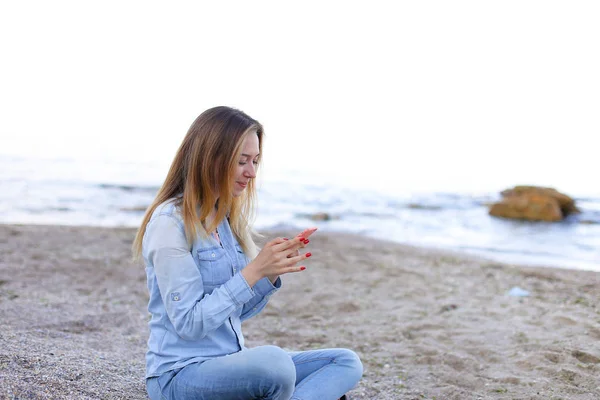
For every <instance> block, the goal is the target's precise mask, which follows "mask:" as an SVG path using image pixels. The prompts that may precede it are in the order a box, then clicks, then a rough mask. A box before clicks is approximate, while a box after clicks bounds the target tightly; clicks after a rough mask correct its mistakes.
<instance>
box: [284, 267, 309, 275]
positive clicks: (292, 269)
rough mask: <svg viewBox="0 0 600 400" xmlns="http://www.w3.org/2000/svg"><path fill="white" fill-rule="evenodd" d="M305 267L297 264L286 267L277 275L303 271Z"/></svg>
mask: <svg viewBox="0 0 600 400" xmlns="http://www.w3.org/2000/svg"><path fill="white" fill-rule="evenodd" d="M305 269H306V267H305V266H304V265H298V266H294V267H287V268H285V269H284V270H283V271H281V273H280V274H279V275H283V274H289V273H292V272H300V271H304V270H305Z"/></svg>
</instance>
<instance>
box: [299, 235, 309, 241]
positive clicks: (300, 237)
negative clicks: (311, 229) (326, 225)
mask: <svg viewBox="0 0 600 400" xmlns="http://www.w3.org/2000/svg"><path fill="white" fill-rule="evenodd" d="M298 240H300V241H301V242H304V241H305V240H307V239H304V238H303V237H302V236H298Z"/></svg>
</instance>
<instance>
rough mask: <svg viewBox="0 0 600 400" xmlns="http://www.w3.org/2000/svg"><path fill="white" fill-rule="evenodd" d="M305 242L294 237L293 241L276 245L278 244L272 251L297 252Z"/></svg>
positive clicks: (300, 238) (298, 237)
mask: <svg viewBox="0 0 600 400" xmlns="http://www.w3.org/2000/svg"><path fill="white" fill-rule="evenodd" d="M305 240H306V239H304V238H303V237H301V236H296V237H295V238H293V239H289V240H285V241H283V242H282V243H278V244H276V245H274V250H275V251H286V250H292V251H293V250H297V249H299V248H300V247H301V246H302V245H303V244H304V241H305Z"/></svg>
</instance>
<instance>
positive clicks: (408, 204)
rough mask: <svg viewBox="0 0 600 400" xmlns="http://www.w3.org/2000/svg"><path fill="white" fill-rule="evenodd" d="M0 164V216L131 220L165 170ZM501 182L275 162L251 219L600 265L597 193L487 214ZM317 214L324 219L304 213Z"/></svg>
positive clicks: (6, 159)
mask: <svg viewBox="0 0 600 400" xmlns="http://www.w3.org/2000/svg"><path fill="white" fill-rule="evenodd" d="M0 165H2V175H0V180H1V181H2V187H3V189H4V190H3V191H2V193H1V194H0V211H1V212H0V215H1V217H0V218H1V220H0V222H2V223H4V224H56V225H84V226H103V227H137V226H138V225H139V223H140V221H141V218H142V216H143V214H144V210H145V208H146V207H147V206H148V205H149V204H150V203H151V202H152V200H153V198H154V196H155V194H156V192H157V190H158V188H159V187H160V185H161V183H162V179H163V176H164V174H166V169H165V167H164V166H163V165H160V164H158V163H154V164H153V163H145V162H133V161H126V162H121V161H118V160H110V159H106V160H104V161H102V160H98V161H96V162H91V161H90V160H86V161H82V160H73V159H67V158H61V159H52V158H51V157H50V158H39V157H37V158H35V157H23V156H14V155H11V156H0ZM290 177H293V179H291V178H290ZM516 183H520V182H516ZM488 187H489V182H488ZM505 188H506V187H499V188H498V190H497V191H490V190H489V189H481V188H479V187H478V186H477V185H473V188H472V189H471V190H467V189H465V188H464V187H463V190H455V191H448V190H422V189H412V190H411V189H410V188H404V189H403V190H398V189H397V188H394V190H388V191H385V190H382V189H381V188H380V187H379V188H377V187H376V185H371V187H369V185H368V184H365V183H364V182H355V183H354V186H351V185H350V184H349V183H348V182H344V181H340V180H339V179H337V177H334V176H327V175H326V174H322V175H321V176H320V177H315V175H314V174H311V173H306V174H305V175H302V174H301V173H298V172H296V173H294V172H290V173H288V174H286V173H284V172H282V171H280V173H279V174H278V176H271V178H270V179H265V180H260V181H259V201H258V210H257V216H256V221H255V224H254V227H255V229H257V230H259V231H262V230H272V229H282V228H286V229H288V228H289V229H299V230H300V229H303V228H305V227H307V226H318V227H319V229H320V230H321V231H326V232H344V233H354V234H358V235H364V236H368V237H373V238H377V239H384V240H390V241H395V242H398V243H404V244H409V245H415V246H424V247H431V248H439V249H447V250H453V251H459V252H466V253H470V254H475V255H480V256H484V257H486V258H489V259H492V260H496V261H498V262H507V263H515V264H526V265H535V266H548V267H562V268H573V269H587V270H596V271H600V254H599V252H598V250H597V249H598V248H600V196H594V195H586V194H579V193H566V194H568V195H570V196H572V197H574V198H575V200H576V202H577V205H578V207H579V208H580V209H581V210H582V214H579V215H574V216H569V217H567V218H566V219H565V220H564V221H561V222H557V223H545V222H528V221H519V220H504V219H498V218H493V217H491V216H489V215H488V205H489V204H490V203H492V202H494V201H496V200H498V199H499V198H500V194H499V192H500V191H501V190H503V189H505ZM557 189H559V190H560V188H557ZM318 213H324V214H327V215H328V217H329V219H328V220H326V221H315V220H313V219H312V216H313V215H315V214H318Z"/></svg>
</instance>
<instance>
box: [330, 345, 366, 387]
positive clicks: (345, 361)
mask: <svg viewBox="0 0 600 400" xmlns="http://www.w3.org/2000/svg"><path fill="white" fill-rule="evenodd" d="M335 363H336V364H340V365H343V366H345V367H346V368H348V369H350V371H348V373H349V374H352V375H353V376H355V378H356V380H357V381H358V380H359V379H360V378H361V377H362V375H363V365H362V362H361V361H360V357H359V356H358V354H356V353H355V352H353V351H352V350H348V349H341V354H340V355H339V356H338V357H336V359H335Z"/></svg>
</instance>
